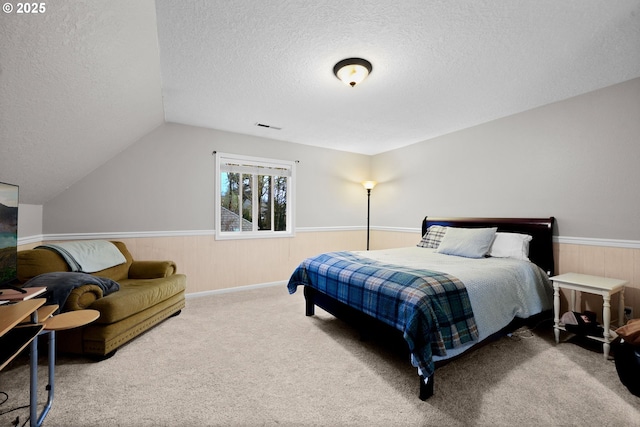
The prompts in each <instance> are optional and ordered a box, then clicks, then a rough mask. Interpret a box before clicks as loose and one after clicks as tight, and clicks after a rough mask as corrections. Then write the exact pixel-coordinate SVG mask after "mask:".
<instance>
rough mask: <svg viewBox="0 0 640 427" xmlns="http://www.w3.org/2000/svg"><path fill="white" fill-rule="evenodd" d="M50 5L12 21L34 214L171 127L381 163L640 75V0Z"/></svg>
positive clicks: (15, 129)
mask: <svg viewBox="0 0 640 427" xmlns="http://www.w3.org/2000/svg"><path fill="white" fill-rule="evenodd" d="M46 5H47V11H46V13H44V14H42V15H40V16H28V17H27V16H19V15H17V14H15V13H11V14H6V13H5V14H3V16H0V23H1V24H2V25H1V26H0V37H1V40H0V48H1V50H0V82H1V87H0V114H1V116H0V118H1V119H2V122H1V123H0V132H1V133H0V137H1V140H0V142H1V144H2V157H1V158H0V162H1V165H0V180H5V181H9V182H17V183H21V201H22V202H23V203H36V204H41V203H44V202H45V201H46V200H48V199H50V198H51V197H54V196H55V195H56V194H58V193H59V192H60V191H63V190H64V188H66V187H67V186H69V185H71V184H72V183H73V182H75V181H77V180H78V179H80V178H81V177H83V176H84V175H86V174H87V173H89V172H90V171H92V170H93V169H95V168H96V167H98V166H99V165H100V164H102V163H104V162H105V161H107V160H108V159H109V158H110V157H112V156H114V155H115V154H116V153H118V152H120V151H122V150H124V149H125V148H126V147H127V146H128V145H130V144H132V143H133V142H135V141H136V140H137V139H138V138H140V137H141V136H142V135H144V134H145V133H147V132H148V131H150V130H151V129H153V128H154V127H156V126H158V125H159V124H161V123H162V122H163V120H166V121H169V122H176V123H182V124H188V125H195V126H203V127H208V128H215V129H220V130H226V131H232V132H237V133H242V134H249V135H255V136H264V137H268V138H272V139H280V140H284V141H290V142H295V143H301V144H308V145H315V146H321V147H328V148H334V149H338V150H345V151H352V152H357V153H363V154H376V153H380V152H383V151H388V150H391V149H394V148H398V147H402V146H406V145H409V144H412V143H415V142H419V141H423V140H426V139H429V138H433V137H436V136H439V135H443V134H446V133H450V132H454V131H456V130H460V129H463V128H467V127H470V126H474V125H477V124H480V123H484V122H487V121H491V120H494V119H497V118H500V117H505V116H508V115H511V114H515V113H518V112H522V111H525V110H529V109H532V108H535V107H538V106H541V105H545V104H549V103H552V102H556V101H559V100H562V99H566V98H569V97H572V96H576V95H579V94H582V93H586V92H590V91H593V90H596V89H599V88H602V87H606V86H610V85H613V84H616V83H620V82H623V81H627V80H631V79H633V78H636V77H640V48H639V47H640V0H616V1H610V0H563V1H557V0H517V1H501V0H460V1H450V0H405V1H398V2H396V1H393V2H392V1H388V0H371V1H366V2H364V1H345V0H319V1H299V0H269V1H255V0H233V1H229V0H226V1H222V0H193V1H184V0H156V1H155V2H153V1H152V0H136V1H133V2H132V1H128V0H116V1H114V0H110V1H108V2H107V1H104V2H99V1H59V2H47V3H46ZM354 56H355V57H363V58H366V59H368V60H369V61H371V63H372V64H373V71H372V73H371V75H370V76H369V77H368V78H367V79H366V80H365V81H364V82H363V83H362V84H360V85H358V86H356V87H355V88H351V87H348V86H346V85H343V84H342V83H341V82H340V81H338V80H337V79H336V77H335V76H334V75H333V73H332V69H333V66H334V64H335V63H336V62H338V61H339V60H341V59H344V58H348V57H354ZM256 123H262V124H267V125H271V126H273V127H277V128H281V129H280V130H276V129H274V128H265V127H259V126H256Z"/></svg>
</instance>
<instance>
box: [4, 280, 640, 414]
mask: <svg viewBox="0 0 640 427" xmlns="http://www.w3.org/2000/svg"><path fill="white" fill-rule="evenodd" d="M397 347H398V348H400V347H402V346H397ZM28 377H29V375H28V359H27V357H26V355H25V356H23V357H20V358H18V359H17V360H16V361H15V362H13V363H12V364H11V365H10V366H9V367H7V368H5V369H4V370H3V371H2V372H0V391H3V392H5V393H7V395H8V400H7V401H5V402H4V403H3V404H2V405H0V414H2V415H0V426H11V425H12V423H13V422H14V421H16V418H18V417H19V423H20V424H19V425H22V424H23V423H24V422H25V421H27V417H28V410H27V409H24V408H23V409H19V410H15V411H10V410H11V409H12V408H16V407H20V406H23V405H26V404H28V400H29V397H28V390H27V389H28ZM45 378H46V359H45V358H44V357H43V358H42V360H41V361H40V389H41V394H40V397H39V400H40V402H41V403H44V401H45V399H46V392H45V390H44V386H45V385H46V380H45ZM417 381H418V379H417V375H416V373H415V370H414V369H413V368H412V367H411V364H410V362H409V360H408V358H407V356H406V354H404V352H403V351H401V350H399V349H396V346H394V345H393V344H392V343H391V342H389V341H388V340H376V339H370V340H367V341H362V340H360V339H359V334H358V332H357V331H355V330H354V329H353V328H351V327H349V326H348V325H345V324H344V323H343V322H342V321H340V320H337V319H335V318H334V317H332V316H330V315H329V314H327V313H325V312H324V311H322V310H319V309H318V310H317V315H316V316H315V317H305V315H304V299H303V296H302V294H301V292H300V291H299V292H298V293H296V294H294V295H292V296H291V295H288V293H287V291H286V287H285V286H284V285H282V286H277V287H269V288H261V289H255V290H250V291H243V292H233V293H226V294H219V295H213V296H206V297H200V298H192V299H188V300H187V307H186V308H185V309H184V310H183V312H182V314H180V315H179V316H177V317H174V318H171V319H169V320H167V321H166V322H163V323H162V324H160V325H159V326H158V327H156V328H154V329H153V330H151V331H149V332H147V333H146V334H144V335H143V336H141V337H139V338H137V339H136V340H135V341H133V342H131V343H129V344H127V345H126V346H124V347H123V348H121V349H120V350H119V351H118V352H117V353H116V355H115V356H114V357H112V358H110V359H108V360H104V361H101V362H93V361H90V360H87V359H84V358H77V357H69V356H65V355H59V358H58V363H57V367H56V390H55V401H54V403H53V407H52V409H51V412H50V413H49V415H48V417H47V418H46V420H45V422H44V425H45V426H253V425H265V426H271V425H281V426H312V425H318V426H343V425H344V426H351V425H353V426H392V425H393V426H420V425H447V426H456V425H505V426H507V425H508V426H513V425H525V426H528V425H531V426H533V425H576V426H577V425H609V426H634V425H637V426H640V398H638V397H635V396H633V395H632V394H631V393H629V391H628V390H627V389H626V388H625V387H624V386H623V385H622V383H620V381H619V379H618V376H617V373H616V370H615V365H614V363H613V362H612V361H605V360H603V357H602V354H601V353H598V352H597V350H593V349H589V348H585V347H584V346H580V345H576V344H575V343H570V342H565V343H561V344H560V345H555V343H554V342H553V333H552V330H551V328H550V324H548V323H543V324H541V325H540V326H538V327H536V328H535V329H533V330H525V329H520V330H518V332H517V333H516V334H514V335H513V336H511V337H503V338H501V339H499V340H497V341H493V342H491V343H489V344H487V345H485V346H483V347H482V348H480V349H478V350H476V351H473V352H471V353H469V354H467V355H464V356H463V357H461V358H459V359H458V360H455V361H453V362H451V363H449V364H447V365H445V366H442V367H440V368H438V370H437V371H436V384H435V395H434V396H433V397H432V398H431V399H429V400H427V401H425V402H423V401H421V400H419V399H418V383H417ZM2 400H4V398H3V397H2V396H0V401H2ZM8 411H10V412H8ZM27 425H28V424H27Z"/></svg>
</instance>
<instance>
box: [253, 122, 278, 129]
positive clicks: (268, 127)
mask: <svg viewBox="0 0 640 427" xmlns="http://www.w3.org/2000/svg"><path fill="white" fill-rule="evenodd" d="M256 126H258V127H261V128H267V129H273V130H282V128H279V127H277V126H271V125H265V124H264V123H256Z"/></svg>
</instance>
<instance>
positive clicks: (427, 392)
mask: <svg viewBox="0 0 640 427" xmlns="http://www.w3.org/2000/svg"><path fill="white" fill-rule="evenodd" d="M435 376H436V374H435V373H433V374H431V376H430V377H429V380H428V381H427V382H425V378H424V376H422V375H420V400H427V399H428V398H430V397H431V396H433V382H434V380H435Z"/></svg>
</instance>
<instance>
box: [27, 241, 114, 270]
mask: <svg viewBox="0 0 640 427" xmlns="http://www.w3.org/2000/svg"><path fill="white" fill-rule="evenodd" d="M40 248H42V249H49V250H52V251H55V252H57V253H58V254H60V256H61V257H62V258H64V260H65V261H66V262H67V264H69V268H70V269H71V271H81V272H84V273H95V272H96V271H100V270H104V269H105V268H110V267H113V266H115V265H120V264H124V263H125V262H127V260H126V258H125V257H124V255H122V252H120V250H119V249H118V248H117V247H116V245H114V244H113V243H111V242H109V241H107V240H80V241H75V242H60V243H49V244H44V245H40V246H37V247H36V249H40Z"/></svg>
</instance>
